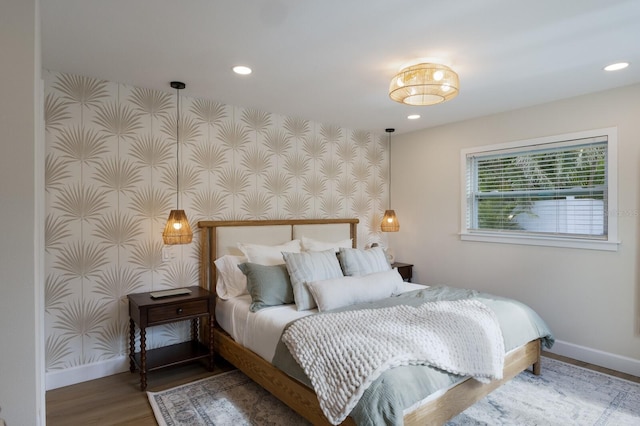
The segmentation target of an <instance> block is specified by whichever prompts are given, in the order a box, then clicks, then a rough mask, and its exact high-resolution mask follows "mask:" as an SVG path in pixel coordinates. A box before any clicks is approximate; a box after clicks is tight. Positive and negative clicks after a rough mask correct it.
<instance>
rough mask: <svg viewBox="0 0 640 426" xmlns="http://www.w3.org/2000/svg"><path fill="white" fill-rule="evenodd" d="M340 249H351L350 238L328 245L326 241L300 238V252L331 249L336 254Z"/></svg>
mask: <svg viewBox="0 0 640 426" xmlns="http://www.w3.org/2000/svg"><path fill="white" fill-rule="evenodd" d="M340 247H345V248H351V247H353V242H352V240H351V238H347V239H346V240H342V241H336V242H333V243H330V242H327V241H319V240H314V239H313V238H307V237H304V236H303V237H302V250H304V251H325V250H332V249H333V251H335V252H336V253H337V252H338V251H339V250H340Z"/></svg>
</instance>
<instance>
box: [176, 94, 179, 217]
mask: <svg viewBox="0 0 640 426" xmlns="http://www.w3.org/2000/svg"><path fill="white" fill-rule="evenodd" d="M176 97H177V98H178V99H177V102H176V209H177V210H180V89H179V88H176Z"/></svg>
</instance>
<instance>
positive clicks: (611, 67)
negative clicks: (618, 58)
mask: <svg viewBox="0 0 640 426" xmlns="http://www.w3.org/2000/svg"><path fill="white" fill-rule="evenodd" d="M628 66H629V62H617V63H615V64H611V65H607V66H606V67H604V70H605V71H618V70H622V69H625V68H626V67H628Z"/></svg>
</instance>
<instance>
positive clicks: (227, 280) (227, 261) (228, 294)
mask: <svg viewBox="0 0 640 426" xmlns="http://www.w3.org/2000/svg"><path fill="white" fill-rule="evenodd" d="M246 261H247V258H246V257H244V256H231V255H229V254H227V255H224V256H222V257H219V258H218V259H216V260H215V261H214V262H213V263H214V264H215V265H216V270H217V271H218V274H217V275H218V279H217V282H216V294H217V295H218V297H219V298H220V299H224V300H227V299H231V298H233V297H237V296H240V295H241V294H247V293H248V290H247V277H246V275H245V274H243V273H242V271H241V270H240V268H238V265H239V264H241V263H244V262H246Z"/></svg>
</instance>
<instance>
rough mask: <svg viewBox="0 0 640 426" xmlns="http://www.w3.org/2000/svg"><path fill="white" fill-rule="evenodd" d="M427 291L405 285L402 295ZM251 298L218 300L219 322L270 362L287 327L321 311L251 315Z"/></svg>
mask: <svg viewBox="0 0 640 426" xmlns="http://www.w3.org/2000/svg"><path fill="white" fill-rule="evenodd" d="M421 288H424V286H423V285H421V284H415V283H406V282H405V283H403V288H402V290H401V291H400V293H404V292H407V291H412V290H418V289H421ZM250 305H251V296H249V295H248V294H244V295H242V296H238V297H234V298H232V299H228V300H222V299H219V298H218V299H217V301H216V310H215V312H216V321H217V322H218V324H219V325H220V327H222V329H223V330H225V331H226V332H227V333H229V335H230V336H231V337H232V338H233V340H235V341H236V342H238V343H240V344H241V345H242V346H244V347H246V348H248V349H250V350H252V351H253V352H255V353H256V354H258V355H259V356H260V357H262V358H263V359H265V360H266V361H268V362H271V361H272V360H273V356H274V354H275V352H276V347H277V345H278V341H279V339H280V336H281V335H282V331H283V330H284V327H285V326H286V325H287V324H288V323H289V322H291V321H293V320H295V319H298V318H302V317H305V316H307V315H312V314H315V313H317V312H318V310H317V309H311V310H308V311H298V310H296V305H295V304H291V305H281V306H272V307H269V308H264V309H261V310H259V311H258V312H251V311H250V310H249V306H250Z"/></svg>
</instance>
